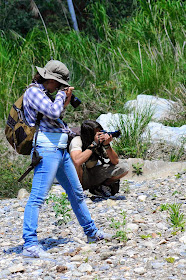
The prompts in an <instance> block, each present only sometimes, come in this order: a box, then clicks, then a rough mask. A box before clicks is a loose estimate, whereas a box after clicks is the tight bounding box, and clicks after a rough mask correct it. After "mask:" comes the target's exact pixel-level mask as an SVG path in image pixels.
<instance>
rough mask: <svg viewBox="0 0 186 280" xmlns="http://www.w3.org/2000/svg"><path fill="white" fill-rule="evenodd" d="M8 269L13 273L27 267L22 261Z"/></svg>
mask: <svg viewBox="0 0 186 280" xmlns="http://www.w3.org/2000/svg"><path fill="white" fill-rule="evenodd" d="M8 270H9V271H10V272H11V273H15V272H20V271H24V270H25V267H24V266H23V265H22V263H19V264H16V265H13V266H11V267H9V268H8Z"/></svg>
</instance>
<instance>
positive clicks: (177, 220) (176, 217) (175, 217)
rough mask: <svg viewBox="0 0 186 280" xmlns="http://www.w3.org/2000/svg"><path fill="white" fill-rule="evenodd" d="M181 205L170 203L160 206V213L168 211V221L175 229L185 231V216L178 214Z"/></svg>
mask: <svg viewBox="0 0 186 280" xmlns="http://www.w3.org/2000/svg"><path fill="white" fill-rule="evenodd" d="M180 208H181V204H178V203H172V204H168V203H167V204H161V205H160V210H161V211H165V210H167V211H168V214H169V217H168V220H169V222H170V224H171V226H173V227H174V228H175V229H180V230H181V231H184V230H185V216H184V214H183V213H181V212H180Z"/></svg>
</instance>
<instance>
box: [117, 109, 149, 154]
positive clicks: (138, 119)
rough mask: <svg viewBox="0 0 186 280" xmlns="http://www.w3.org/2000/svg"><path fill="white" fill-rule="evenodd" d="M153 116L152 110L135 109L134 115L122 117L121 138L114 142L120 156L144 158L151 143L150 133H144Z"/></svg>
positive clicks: (120, 124) (120, 125)
mask: <svg viewBox="0 0 186 280" xmlns="http://www.w3.org/2000/svg"><path fill="white" fill-rule="evenodd" d="M152 114H153V112H152V110H150V108H146V109H145V110H143V111H139V110H138V109H135V110H134V112H133V115H131V114H130V115H127V116H126V117H122V116H121V117H120V121H119V129H120V130H121V137H120V138H119V139H118V140H117V141H115V142H114V148H115V150H116V151H117V152H118V153H119V154H124V155H125V156H126V157H132V158H133V157H144V155H145V152H146V151H147V148H148V146H149V144H150V142H149V136H148V133H146V135H143V133H144V132H145V129H146V128H147V125H148V123H149V122H150V121H151V118H152ZM131 116H132V117H131ZM142 135H143V140H142Z"/></svg>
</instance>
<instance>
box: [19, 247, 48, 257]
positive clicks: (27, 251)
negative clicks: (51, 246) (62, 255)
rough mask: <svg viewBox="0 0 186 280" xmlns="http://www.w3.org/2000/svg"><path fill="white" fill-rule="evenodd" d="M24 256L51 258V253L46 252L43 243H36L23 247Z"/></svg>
mask: <svg viewBox="0 0 186 280" xmlns="http://www.w3.org/2000/svg"><path fill="white" fill-rule="evenodd" d="M23 256H24V257H30V258H49V257H50V254H49V253H47V252H45V251H44V250H43V248H42V246H41V245H34V246H31V247H28V248H24V249H23Z"/></svg>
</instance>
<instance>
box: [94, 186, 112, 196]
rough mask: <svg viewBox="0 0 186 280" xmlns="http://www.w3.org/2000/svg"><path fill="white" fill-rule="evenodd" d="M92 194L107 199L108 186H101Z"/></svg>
mask: <svg viewBox="0 0 186 280" xmlns="http://www.w3.org/2000/svg"><path fill="white" fill-rule="evenodd" d="M94 194H96V195H98V196H103V197H109V196H111V189H110V187H109V186H105V185H101V186H99V187H98V188H97V189H95V190H94Z"/></svg>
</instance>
